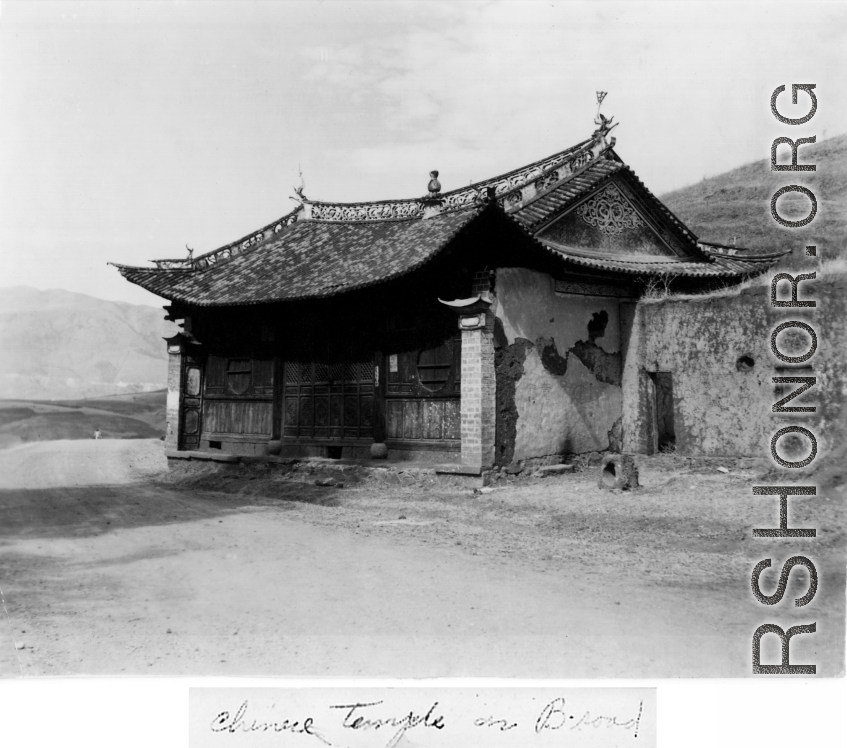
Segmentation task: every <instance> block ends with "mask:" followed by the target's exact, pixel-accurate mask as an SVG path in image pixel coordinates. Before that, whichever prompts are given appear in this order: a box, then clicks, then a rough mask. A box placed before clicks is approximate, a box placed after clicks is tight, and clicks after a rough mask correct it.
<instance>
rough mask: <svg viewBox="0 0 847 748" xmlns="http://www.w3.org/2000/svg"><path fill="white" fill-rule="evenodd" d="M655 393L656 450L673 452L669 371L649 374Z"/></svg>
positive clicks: (674, 434)
mask: <svg viewBox="0 0 847 748" xmlns="http://www.w3.org/2000/svg"><path fill="white" fill-rule="evenodd" d="M650 378H651V379H652V380H653V390H654V392H655V393H656V403H655V407H656V410H655V413H656V449H657V450H658V451H659V452H673V451H674V450H675V449H676V431H675V429H674V418H673V416H674V412H673V376H672V374H671V373H670V372H669V371H654V372H651V373H650Z"/></svg>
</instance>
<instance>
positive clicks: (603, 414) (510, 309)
mask: <svg viewBox="0 0 847 748" xmlns="http://www.w3.org/2000/svg"><path fill="white" fill-rule="evenodd" d="M496 284H497V285H496V290H497V294H496V295H497V305H496V310H495V313H496V315H497V325H496V328H497V330H496V339H497V340H496V342H497V350H496V355H495V361H496V368H497V393H498V397H497V455H496V461H497V463H498V464H508V463H510V462H519V461H522V460H528V459H532V458H538V457H544V456H547V455H555V454H578V453H583V452H593V451H600V450H604V449H608V448H609V432H611V431H613V430H614V429H615V428H616V422H618V421H619V419H620V417H621V408H622V403H621V400H622V395H621V386H620V382H621V352H620V320H619V315H618V301H617V300H616V299H613V298H607V297H599V296H575V295H564V294H557V293H556V292H555V290H554V285H553V278H552V277H551V276H549V275H547V274H544V273H539V272H535V271H532V270H526V269H523V268H500V269H498V271H497V282H496ZM589 325H591V333H589ZM598 333H600V334H598Z"/></svg>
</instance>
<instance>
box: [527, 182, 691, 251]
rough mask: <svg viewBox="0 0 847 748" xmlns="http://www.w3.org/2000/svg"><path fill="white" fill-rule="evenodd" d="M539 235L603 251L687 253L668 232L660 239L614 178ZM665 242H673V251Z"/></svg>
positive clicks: (587, 249) (563, 242)
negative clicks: (674, 248) (674, 247)
mask: <svg viewBox="0 0 847 748" xmlns="http://www.w3.org/2000/svg"><path fill="white" fill-rule="evenodd" d="M538 238H539V239H542V240H544V239H548V240H550V241H552V242H556V243H557V244H564V245H566V246H569V247H574V248H579V249H585V250H586V251H590V252H597V253H599V254H604V255H614V254H635V255H657V256H669V257H678V256H680V255H685V254H686V252H685V250H683V249H682V247H679V246H678V243H677V241H676V239H675V237H673V236H672V235H670V234H669V233H666V234H665V236H664V241H663V238H662V237H661V236H659V234H658V233H657V231H656V229H654V228H653V224H652V223H651V222H648V220H647V219H646V218H645V217H644V216H643V215H642V214H641V212H639V210H638V209H637V208H636V207H635V206H634V205H633V203H632V202H631V201H630V200H629V199H627V197H626V195H625V194H624V192H623V190H622V189H621V188H620V187H619V186H618V185H616V184H615V183H614V182H612V183H610V184H608V185H607V186H606V187H604V188H603V189H601V190H599V191H598V192H596V193H594V194H593V195H592V196H591V197H589V198H588V199H587V200H585V201H583V202H582V203H580V204H579V205H577V206H576V207H575V208H574V209H573V210H571V211H569V212H568V213H567V214H566V215H564V216H563V217H562V218H560V219H559V220H558V221H556V222H554V223H553V224H552V225H550V226H548V227H547V228H545V229H544V230H543V231H542V232H541V233H540V234H539V235H538ZM668 244H670V245H671V246H676V247H677V249H676V251H674V250H673V249H671V248H670V247H669V246H668Z"/></svg>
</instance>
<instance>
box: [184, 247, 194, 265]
mask: <svg viewBox="0 0 847 748" xmlns="http://www.w3.org/2000/svg"><path fill="white" fill-rule="evenodd" d="M185 248H186V249H187V250H188V261H189V262H191V261H192V260H193V259H194V250H193V249H192V248H191V247H189V246H188V242H186V243H185Z"/></svg>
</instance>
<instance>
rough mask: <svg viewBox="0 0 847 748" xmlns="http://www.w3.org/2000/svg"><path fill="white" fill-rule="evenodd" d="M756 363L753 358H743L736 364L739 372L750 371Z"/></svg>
mask: <svg viewBox="0 0 847 748" xmlns="http://www.w3.org/2000/svg"><path fill="white" fill-rule="evenodd" d="M755 365H756V362H755V361H754V360H753V357H752V356H741V357H739V359H738V361H736V362H735V368H736V370H737V371H750V370H751V369H752V368H753V367H754V366H755Z"/></svg>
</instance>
